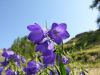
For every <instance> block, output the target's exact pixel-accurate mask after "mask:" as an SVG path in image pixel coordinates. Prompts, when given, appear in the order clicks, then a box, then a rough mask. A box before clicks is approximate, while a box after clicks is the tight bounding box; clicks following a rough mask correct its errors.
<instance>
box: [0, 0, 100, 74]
mask: <svg viewBox="0 0 100 75" xmlns="http://www.w3.org/2000/svg"><path fill="white" fill-rule="evenodd" d="M53 22H57V23H66V24H67V31H68V32H69V33H70V38H69V39H67V40H65V41H64V42H65V44H64V50H65V51H66V52H69V53H70V54H71V55H72V57H73V59H74V60H75V61H76V62H75V63H78V62H80V63H81V64H82V65H83V66H85V67H86V68H88V69H89V73H88V74H87V75H100V0H75V1H73V0H0V48H1V50H0V51H1V53H2V49H3V48H11V49H13V50H15V51H16V50H25V49H27V47H31V43H30V42H29V41H27V39H26V36H27V34H28V33H29V31H28V30H27V26H28V25H30V24H34V23H38V24H40V25H41V27H42V28H43V29H45V27H46V23H47V27H48V28H50V27H51V25H52V23H53ZM29 45H30V46H29ZM19 47H20V48H19ZM78 65H79V64H77V66H78ZM75 66H76V65H75Z"/></svg>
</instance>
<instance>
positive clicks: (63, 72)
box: [59, 62, 68, 75]
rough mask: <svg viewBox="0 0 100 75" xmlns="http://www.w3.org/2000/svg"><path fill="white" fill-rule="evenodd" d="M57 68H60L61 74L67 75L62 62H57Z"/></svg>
mask: <svg viewBox="0 0 100 75" xmlns="http://www.w3.org/2000/svg"><path fill="white" fill-rule="evenodd" d="M59 69H60V73H61V75H68V74H67V73H66V68H65V66H64V64H63V63H62V62H60V64H59Z"/></svg>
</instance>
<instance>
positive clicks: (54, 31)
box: [48, 23, 70, 44]
mask: <svg viewBox="0 0 100 75" xmlns="http://www.w3.org/2000/svg"><path fill="white" fill-rule="evenodd" d="M66 28H67V25H66V24H65V23H61V24H57V23H53V24H52V28H51V30H50V31H49V32H48V34H49V37H50V38H51V39H52V40H53V41H54V42H56V43H57V44H61V42H62V41H63V39H66V38H68V37H69V36H70V35H69V33H68V32H67V31H66Z"/></svg>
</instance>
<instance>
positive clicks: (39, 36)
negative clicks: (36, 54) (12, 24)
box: [27, 23, 44, 44]
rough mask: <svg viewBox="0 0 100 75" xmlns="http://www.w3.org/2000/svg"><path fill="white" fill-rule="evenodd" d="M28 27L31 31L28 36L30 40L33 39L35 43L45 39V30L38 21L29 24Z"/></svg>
mask: <svg viewBox="0 0 100 75" xmlns="http://www.w3.org/2000/svg"><path fill="white" fill-rule="evenodd" d="M27 29H28V30H29V31H31V32H30V34H29V36H28V39H29V40H30V41H32V42H33V43H35V44H36V43H39V42H41V41H42V40H43V38H44V33H43V30H42V29H41V27H40V26H39V25H38V24H37V23H34V25H29V26H27Z"/></svg>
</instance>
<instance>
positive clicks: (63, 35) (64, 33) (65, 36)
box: [58, 31, 70, 39]
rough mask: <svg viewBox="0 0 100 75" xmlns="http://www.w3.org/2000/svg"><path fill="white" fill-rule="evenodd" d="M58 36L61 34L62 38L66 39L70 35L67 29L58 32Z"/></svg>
mask: <svg viewBox="0 0 100 75" xmlns="http://www.w3.org/2000/svg"><path fill="white" fill-rule="evenodd" d="M58 35H59V36H61V38H62V39H66V38H69V37H70V35H69V33H68V32H67V31H65V32H63V33H58Z"/></svg>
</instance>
